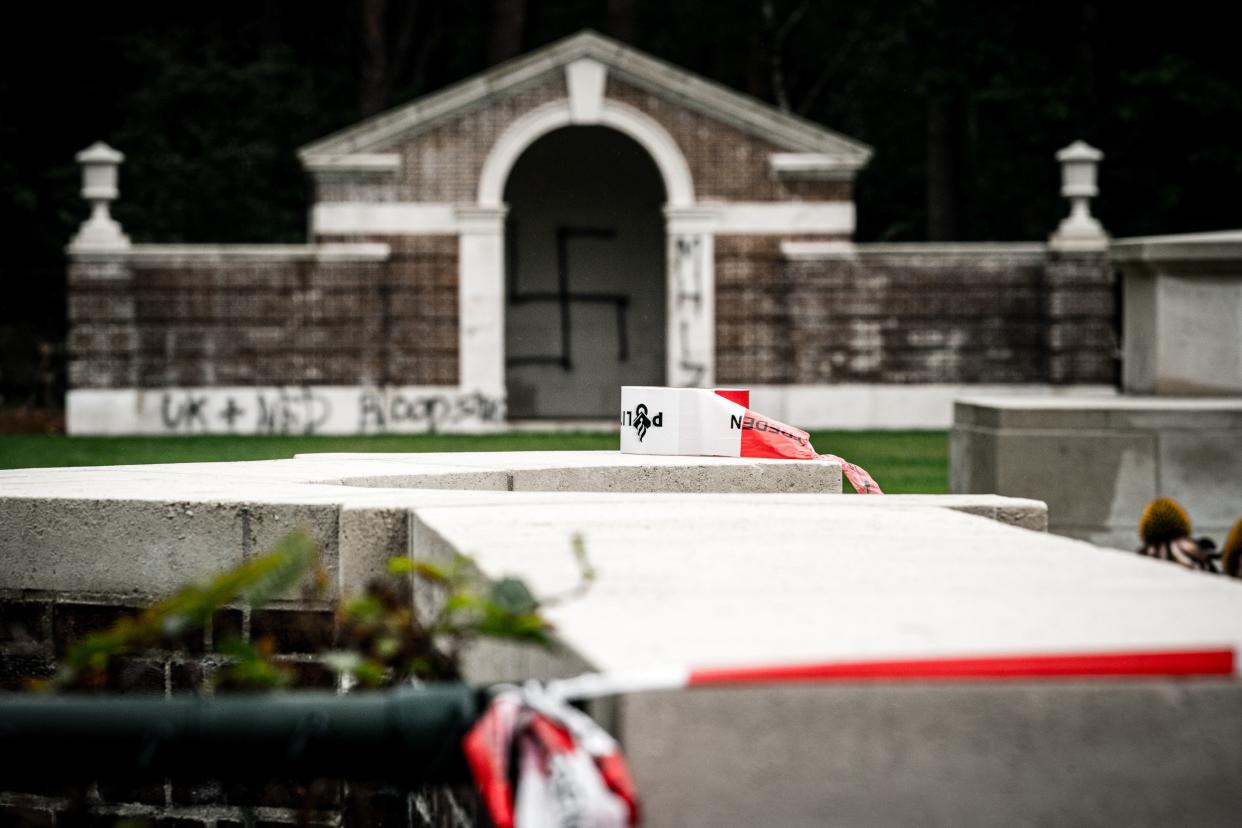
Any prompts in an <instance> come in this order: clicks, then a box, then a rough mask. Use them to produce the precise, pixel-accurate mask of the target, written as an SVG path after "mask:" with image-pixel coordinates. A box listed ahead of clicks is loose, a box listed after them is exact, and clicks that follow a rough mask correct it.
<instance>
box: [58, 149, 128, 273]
mask: <svg viewBox="0 0 1242 828" xmlns="http://www.w3.org/2000/svg"><path fill="white" fill-rule="evenodd" d="M75 158H76V159H77V162H78V163H79V164H81V165H82V198H84V199H86V200H87V201H89V202H90V204H91V216H90V218H88V219H87V220H86V221H85V222H83V223H82V226H81V227H80V228H79V229H78V233H77V235H75V236H74V237H73V240H72V241H71V242H70V243H69V252H70V253H111V252H119V251H124V250H128V249H129V236H127V235H125V233H124V232H122V230H121V225H120V224H118V223H117V222H116V220H115V219H113V218H112V215H111V214H110V213H109V210H108V205H109V204H111V203H112V202H113V201H115V200H116V198H117V196H118V195H119V190H118V189H117V168H118V167H120V165H121V162H122V161H124V160H125V156H124V155H122V154H121V153H119V152H117V151H116V150H114V149H112V147H110V146H108V145H107V144H105V143H104V142H103V141H96V142H95V143H94V144H91V145H90V146H89V147H87V148H86V149H84V150H82V151H81V152H79V153H78V154H77V155H76V156H75Z"/></svg>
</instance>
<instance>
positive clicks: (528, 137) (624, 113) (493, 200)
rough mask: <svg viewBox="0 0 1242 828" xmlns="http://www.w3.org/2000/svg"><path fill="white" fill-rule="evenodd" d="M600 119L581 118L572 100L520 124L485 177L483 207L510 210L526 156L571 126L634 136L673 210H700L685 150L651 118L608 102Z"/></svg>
mask: <svg viewBox="0 0 1242 828" xmlns="http://www.w3.org/2000/svg"><path fill="white" fill-rule="evenodd" d="M593 114H594V117H586V118H584V117H575V113H574V110H573V109H572V107H571V104H570V100H569V99H568V98H562V99H561V100H557V101H551V102H550V103H546V104H544V105H543V106H539V107H536V108H535V109H532V110H531V111H530V112H527V113H526V114H525V115H523V116H522V117H520V118H518V119H517V120H516V121H514V122H513V123H512V124H510V125H509V128H508V129H506V130H505V131H504V132H503V133H502V134H501V136H500V137H499V138H498V139H496V143H495V144H494V145H493V146H492V151H491V153H489V154H488V156H487V160H486V161H484V162H483V169H482V172H481V173H480V174H479V190H478V203H479V206H480V207H500V206H502V205H503V204H504V192H505V182H506V181H508V179H509V173H510V171H511V170H512V169H513V165H514V164H516V163H517V160H518V158H520V157H521V156H522V153H524V152H526V150H527V149H528V148H529V147H530V146H531V145H532V144H534V143H535V142H536V141H538V140H539V139H540V138H542V137H543V136H544V135H547V134H548V133H549V132H552V131H553V130H557V129H561V128H562V127H568V126H606V127H610V128H612V129H615V130H617V131H618V132H621V133H624V134H625V135H628V136H629V137H630V138H632V139H634V140H635V141H637V142H638V143H639V145H641V146H642V147H643V149H645V150H646V151H647V153H648V154H649V155H650V156H651V158H652V160H653V161H655V165H656V168H657V169H659V171H660V177H661V178H662V179H663V180H664V193H665V199H666V200H667V206H669V207H673V208H680V207H691V206H693V205H694V180H693V178H692V177H691V175H690V165H689V164H687V163H686V157H685V156H684V155H682V153H681V148H680V147H678V146H677V142H676V141H675V140H673V136H671V135H669V134H668V132H667V130H665V129H664V127H662V126H661V125H660V123H659V122H658V121H656V120H655V119H654V118H652V117H651V116H650V115H648V114H646V113H645V112H642V111H640V110H638V109H635V108H634V107H632V106H629V105H628V104H624V103H620V102H618V101H610V100H605V101H603V102H602V105H601V106H600V107H599V110H598V112H597V113H593Z"/></svg>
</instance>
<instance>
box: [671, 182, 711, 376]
mask: <svg viewBox="0 0 1242 828" xmlns="http://www.w3.org/2000/svg"><path fill="white" fill-rule="evenodd" d="M664 214H665V216H666V217H667V228H668V321H667V324H668V352H667V357H666V359H667V366H668V379H667V382H668V384H669V385H671V386H674V387H679V388H686V387H689V388H708V387H710V386H712V385H713V384H714V383H715V382H716V269H715V236H714V235H713V228H714V226H715V223H716V213H715V211H714V210H711V209H709V208H700V207H668V208H665V211H664Z"/></svg>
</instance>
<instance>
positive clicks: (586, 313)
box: [504, 126, 668, 419]
mask: <svg viewBox="0 0 1242 828" xmlns="http://www.w3.org/2000/svg"><path fill="white" fill-rule="evenodd" d="M504 202H505V203H506V204H508V207H509V210H508V218H507V221H506V226H505V323H504V329H505V385H506V394H507V400H508V411H509V417H510V418H514V419H526V418H540V417H560V418H565V417H610V416H613V415H614V414H615V413H616V410H617V406H618V404H619V399H620V396H619V395H620V387H621V386H622V385H661V384H664V382H665V380H666V376H665V374H666V371H665V366H666V345H665V340H666V304H667V300H666V293H667V287H666V285H667V273H668V268H667V267H666V263H665V251H666V242H665V218H664V215H663V213H662V207H663V205H664V204H665V202H666V192H665V185H664V180H663V178H662V176H661V172H660V169H659V168H658V167H657V166H656V163H655V162H654V161H653V160H652V157H651V155H650V154H649V153H648V152H647V150H646V149H644V148H643V147H642V146H641V145H640V144H638V143H637V142H636V141H635V140H634V139H632V138H630V137H628V136H627V135H625V134H623V133H621V132H619V131H617V130H614V129H610V128H608V127H603V126H569V127H563V128H560V129H555V130H553V131H550V132H548V133H547V134H545V135H543V136H542V137H540V138H538V139H537V140H535V141H534V142H533V143H532V144H530V146H529V147H528V148H526V150H525V151H524V152H522V154H521V155H520V156H519V157H518V159H517V161H516V162H515V163H514V164H513V167H512V169H511V171H510V172H509V175H508V178H507V180H506V182H505V187H504Z"/></svg>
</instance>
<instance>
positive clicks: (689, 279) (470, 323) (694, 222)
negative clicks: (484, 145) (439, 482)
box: [457, 61, 716, 397]
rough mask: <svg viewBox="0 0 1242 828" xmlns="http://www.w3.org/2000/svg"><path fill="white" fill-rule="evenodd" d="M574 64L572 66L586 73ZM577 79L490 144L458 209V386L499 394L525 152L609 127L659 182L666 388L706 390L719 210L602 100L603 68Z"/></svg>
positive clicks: (711, 375)
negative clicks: (509, 248)
mask: <svg viewBox="0 0 1242 828" xmlns="http://www.w3.org/2000/svg"><path fill="white" fill-rule="evenodd" d="M589 63H590V62H589V61H580V62H579V64H589ZM579 68H585V69H586V70H587V71H586V72H582V73H578V74H576V73H575V67H574V66H573V65H571V66H570V67H568V70H569V71H568V72H567V80H568V81H569V87H570V96H569V97H568V98H562V99H560V100H556V101H551V102H549V103H546V104H544V105H542V106H539V107H536V108H535V109H532V110H531V111H530V112H527V113H526V114H525V115H522V116H521V117H520V118H518V119H517V120H516V121H514V122H513V123H512V124H510V125H509V127H508V128H507V129H505V131H504V132H503V133H501V135H500V137H499V138H498V139H497V140H496V143H495V144H493V146H492V150H491V152H490V153H488V156H487V159H486V160H485V161H484V162H483V167H482V169H481V170H480V173H479V185H478V191H477V193H478V201H477V203H476V204H472V205H468V206H462V207H459V208H458V209H457V216H458V223H459V228H460V229H459V232H460V236H459V246H458V258H457V268H458V285H459V314H460V316H459V324H458V332H459V333H458V336H459V340H458V341H459V353H460V363H459V365H460V387H461V388H462V389H464V390H466V391H477V392H480V393H483V394H487V395H494V396H497V397H503V396H504V394H505V353H504V349H505V333H504V330H505V295H504V280H505V276H504V217H505V211H506V209H507V208H506V206H505V203H504V192H505V184H506V183H507V181H508V179H509V173H510V172H511V171H512V170H513V166H514V164H516V163H517V160H518V158H520V157H521V155H522V153H524V152H525V151H526V150H527V149H528V148H529V147H530V146H531V145H532V144H534V143H535V142H536V141H538V140H539V139H540V138H542V137H543V136H544V135H547V134H548V133H549V132H552V131H553V130H556V129H561V128H562V127H568V126H606V127H610V128H612V129H615V130H617V131H618V132H621V133H622V134H624V135H627V136H629V137H630V138H631V139H633V140H634V141H637V142H638V144H639V145H640V146H641V147H643V149H645V150H646V151H647V153H648V154H649V155H650V156H651V159H652V160H653V161H654V162H655V165H656V168H657V169H658V170H659V172H660V177H661V178H662V179H663V181H664V193H665V207H664V215H665V238H666V241H667V244H668V255H667V302H668V306H667V313H666V315H665V319H666V322H667V337H666V340H665V349H666V354H667V357H666V360H667V361H666V382H667V383H668V384H669V385H672V386H699V387H710V386H711V385H712V383H713V382H714V381H715V317H716V313H715V311H716V309H715V273H714V270H715V268H714V263H713V259H714V255H713V247H714V245H713V241H714V239H713V235H712V232H713V227H714V221H715V213H716V208H715V207H713V206H710V205H709V206H704V207H700V206H698V205H696V202H695V197H694V180H693V178H692V177H691V175H690V165H689V164H688V163H686V158H685V156H684V155H683V154H682V152H681V148H680V147H679V146H678V145H677V142H676V141H675V140H674V139H673V136H671V135H669V133H668V131H667V130H665V129H664V127H663V126H661V125H660V123H659V122H658V121H656V120H655V119H654V118H652V117H651V116H650V115H647V114H646V113H644V112H642V111H640V110H638V109H635V108H634V107H632V106H629V105H628V104H624V103H621V102H619V101H612V100H608V99H607V98H605V97H604V96H603V87H604V78H603V72H604V70H603V67H602V66H599V67H597V68H595V69H592V68H591V67H589V66H586V67H583V66H579Z"/></svg>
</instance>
